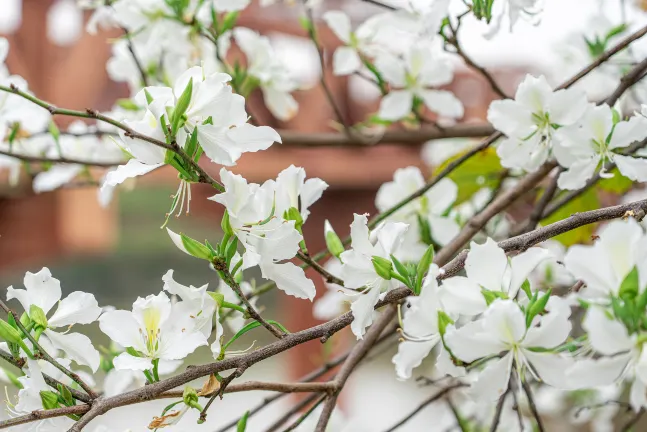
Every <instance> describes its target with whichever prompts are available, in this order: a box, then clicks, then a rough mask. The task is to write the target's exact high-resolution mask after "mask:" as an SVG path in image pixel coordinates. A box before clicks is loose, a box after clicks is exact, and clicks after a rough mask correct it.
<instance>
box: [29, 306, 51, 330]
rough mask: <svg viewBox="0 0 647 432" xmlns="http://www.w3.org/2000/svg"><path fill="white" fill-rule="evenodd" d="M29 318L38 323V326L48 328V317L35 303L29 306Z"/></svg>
mask: <svg viewBox="0 0 647 432" xmlns="http://www.w3.org/2000/svg"><path fill="white" fill-rule="evenodd" d="M29 318H31V320H32V321H33V322H34V323H35V324H36V326H37V327H42V328H43V329H46V328H47V317H46V316H45V312H43V310H42V309H41V308H40V307H38V306H36V305H35V304H33V305H31V306H30V307H29Z"/></svg>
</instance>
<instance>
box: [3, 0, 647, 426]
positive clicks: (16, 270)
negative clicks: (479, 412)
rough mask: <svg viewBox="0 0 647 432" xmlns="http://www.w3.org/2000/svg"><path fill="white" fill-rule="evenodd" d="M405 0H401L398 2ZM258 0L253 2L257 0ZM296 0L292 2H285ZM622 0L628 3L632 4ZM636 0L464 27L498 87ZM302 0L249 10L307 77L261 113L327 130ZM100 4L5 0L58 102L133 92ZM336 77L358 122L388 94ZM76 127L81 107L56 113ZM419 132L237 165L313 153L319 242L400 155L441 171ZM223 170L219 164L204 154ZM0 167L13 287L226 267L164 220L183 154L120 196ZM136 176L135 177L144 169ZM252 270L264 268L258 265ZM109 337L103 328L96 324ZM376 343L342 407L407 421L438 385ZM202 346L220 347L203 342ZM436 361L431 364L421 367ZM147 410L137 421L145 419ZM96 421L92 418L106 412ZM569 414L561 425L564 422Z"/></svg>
mask: <svg viewBox="0 0 647 432" xmlns="http://www.w3.org/2000/svg"><path fill="white" fill-rule="evenodd" d="M398 1H401V2H404V1H405V0H391V3H392V4H397V3H398ZM255 3H256V2H255ZM286 3H289V2H286ZM324 3H325V6H324V7H325V8H326V9H334V8H342V9H344V10H346V11H347V12H348V13H349V14H351V16H352V17H354V18H355V19H356V20H358V21H359V20H362V19H363V18H364V17H366V16H368V15H369V14H372V13H376V12H378V11H379V9H378V8H376V7H374V6H371V5H370V4H366V3H364V2H362V1H359V0H347V1H342V0H326V1H325V2H324ZM623 3H626V4H624V6H625V9H624V11H623V10H622V7H621V5H623ZM638 6H640V5H639V4H637V3H635V2H633V1H629V0H627V2H622V1H598V0H546V1H545V8H544V12H543V14H542V15H541V16H542V19H541V22H540V23H539V24H538V25H533V24H531V23H528V22H523V21H521V22H519V23H518V24H517V27H516V29H515V32H514V34H510V33H508V32H507V29H504V30H503V31H502V32H501V33H500V34H499V35H498V36H497V37H495V38H494V39H492V40H485V39H484V38H483V37H482V35H483V34H484V32H485V29H484V27H483V25H482V24H481V23H477V22H470V21H467V22H466V23H465V24H464V27H463V29H462V30H461V31H462V33H461V38H462V39H461V40H462V43H463V45H464V47H465V49H466V51H467V52H468V53H469V54H470V55H471V56H472V57H473V58H474V59H475V60H476V61H477V62H479V63H480V64H482V65H483V66H486V67H487V68H488V70H490V71H491V72H492V73H493V75H494V76H495V78H496V79H497V81H498V82H499V83H500V85H501V87H502V88H503V89H504V90H505V91H506V92H507V93H508V94H513V92H514V89H515V87H516V85H517V83H518V81H519V80H520V79H521V78H522V77H523V75H524V74H525V73H526V72H537V73H546V74H548V75H549V76H550V77H551V78H552V79H554V80H555V82H558V81H559V80H560V79H562V78H565V75H564V67H563V62H562V61H563V59H562V58H561V57H560V55H559V49H558V48H559V47H560V46H562V45H564V44H566V43H567V42H568V38H569V37H570V35H572V34H574V33H578V32H580V33H581V32H584V31H586V28H587V26H590V25H591V20H592V19H593V18H595V17H596V16H599V15H602V16H604V17H605V18H607V19H609V20H611V21H617V22H621V20H622V19H623V16H624V17H625V18H627V14H628V13H629V14H630V16H629V17H628V19H629V21H630V22H631V23H632V24H641V23H642V24H643V25H644V22H645V20H646V18H645V15H644V13H643V12H642V11H641V10H640V8H639V7H638ZM298 13H299V9H298V8H296V7H289V6H286V5H284V4H277V5H275V6H273V7H270V8H266V9H263V10H261V9H260V8H258V7H256V6H255V5H254V6H252V7H250V8H249V9H248V10H246V11H245V12H244V13H243V15H242V16H241V18H240V21H239V25H242V26H246V27H250V28H253V29H255V30H257V31H259V32H260V33H262V34H266V35H269V36H270V37H271V39H272V42H273V44H274V45H275V48H276V50H277V52H278V55H280V56H282V57H284V58H285V60H286V63H287V65H288V66H289V67H290V68H291V70H292V72H293V73H294V74H295V75H296V76H297V77H298V78H299V80H300V81H301V83H302V85H303V87H304V90H303V91H299V92H297V93H296V95H295V96H296V98H297V100H298V102H299V114H298V115H297V116H296V117H295V118H294V119H293V120H291V121H289V122H287V123H280V122H278V121H277V120H275V119H273V118H272V117H271V115H270V114H269V112H268V111H267V109H266V108H265V107H264V106H263V104H262V100H261V98H260V97H259V95H252V97H251V104H250V111H252V112H253V114H254V116H255V117H256V118H257V119H258V121H259V123H260V124H266V125H271V126H274V127H276V128H277V129H292V130H296V131H304V132H313V133H314V132H322V131H330V130H331V125H332V119H333V117H334V116H333V113H332V110H331V108H330V106H329V105H328V104H327V101H326V98H325V96H324V94H323V92H322V90H321V88H320V87H319V86H318V85H317V82H318V80H319V77H320V74H321V73H322V72H321V70H320V68H319V66H318V61H317V54H316V51H315V49H314V47H313V46H312V45H311V43H310V41H309V40H308V39H307V37H306V35H305V33H304V31H303V29H302V28H301V27H300V26H299V24H298V20H297V17H298ZM88 17H89V13H88V12H83V11H82V10H80V9H79V8H77V6H76V4H75V1H74V0H22V1H21V0H0V34H2V35H4V36H5V37H7V38H8V39H9V41H10V47H11V48H10V53H9V57H8V60H7V65H8V67H9V70H10V71H11V72H12V73H15V74H19V75H21V76H23V77H24V78H25V79H27V81H28V82H29V85H30V89H31V90H32V91H33V92H34V93H35V94H36V95H38V96H39V97H40V98H42V99H45V100H48V101H50V102H51V103H53V104H55V105H58V106H62V107H67V108H72V109H85V108H94V109H98V110H108V109H110V108H111V107H112V105H113V103H114V102H115V101H116V100H117V99H118V98H122V97H128V89H127V88H126V87H125V85H122V84H118V83H114V82H112V81H111V80H110V79H109V77H108V74H107V72H106V68H105V64H106V61H107V60H108V59H109V58H110V38H112V37H117V36H118V35H119V34H120V33H119V32H118V31H115V32H112V33H111V32H100V33H99V34H97V35H95V36H92V35H89V34H87V33H86V32H85V31H84V25H85V24H84V22H85V20H87V18H88ZM321 37H322V43H323V45H324V46H325V47H326V54H327V56H328V58H329V57H330V55H331V53H332V51H333V50H334V48H335V47H336V46H337V44H338V43H339V42H338V41H337V40H336V38H335V37H334V35H332V33H330V32H329V31H327V29H325V27H323V26H322V28H321ZM326 74H327V76H326V78H327V80H328V82H329V83H330V86H331V88H332V92H333V94H334V96H335V99H336V100H337V102H338V104H339V106H340V107H341V109H342V111H343V113H344V115H345V117H346V119H347V120H348V121H349V122H351V123H354V122H359V121H362V120H363V119H365V118H366V117H367V116H368V115H369V114H370V113H372V112H374V111H375V110H376V108H377V104H378V96H379V94H378V93H377V92H376V91H375V89H373V88H371V87H370V86H369V85H368V84H367V83H365V82H364V81H362V80H361V79H359V78H357V77H350V78H343V79H341V78H336V77H333V76H331V75H330V76H329V73H328V72H327V73H326ZM449 88H450V89H451V90H452V91H454V93H455V94H456V95H457V97H458V98H459V99H461V100H462V102H463V104H464V106H465V113H466V114H465V117H464V118H463V119H462V120H461V122H475V123H478V122H481V121H483V120H484V119H485V115H486V112H487V107H488V105H489V103H490V101H491V100H493V99H494V98H495V95H494V94H493V93H492V91H491V90H490V88H489V86H488V85H487V83H486V82H485V80H484V79H482V77H480V76H478V75H476V74H475V73H473V72H472V71H470V70H468V69H467V68H465V67H464V66H463V65H460V64H459V65H457V70H456V74H455V80H454V82H453V83H451V85H450V86H449ZM56 121H57V123H59V125H60V126H61V127H64V126H65V125H66V124H68V123H69V121H68V120H67V119H65V118H57V119H56ZM421 151H422V147H421V146H412V145H406V146H404V145H397V143H394V145H384V146H380V147H379V148H370V149H343V148H325V149H324V148H317V149H307V148H303V147H301V148H294V147H290V148H287V147H285V148H282V147H281V146H280V145H275V146H273V147H272V148H271V149H270V150H268V151H265V152H261V153H250V154H246V155H244V156H243V158H242V159H241V161H240V162H239V165H238V166H236V167H234V169H233V171H235V172H237V173H240V174H243V175H244V176H245V177H246V178H247V179H248V180H250V181H255V182H262V181H264V180H266V179H268V178H274V177H275V176H276V174H277V173H278V172H280V171H281V170H282V169H284V168H286V167H288V166H289V165H290V164H295V165H297V166H303V167H305V169H306V172H307V173H308V176H309V177H320V178H321V179H323V180H325V181H326V182H327V183H328V184H329V185H330V188H329V189H328V190H327V191H326V192H325V193H324V196H323V198H322V199H321V200H320V201H319V202H317V203H316V204H315V205H314V206H313V208H312V209H311V210H312V215H311V216H310V219H309V220H308V223H307V225H306V227H305V233H304V235H305V237H306V239H307V242H308V247H309V248H310V249H311V250H315V251H316V250H320V249H321V248H323V247H324V243H323V235H322V234H323V224H324V221H325V220H326V219H328V220H330V221H331V223H332V224H333V226H334V227H335V229H336V230H337V232H338V234H340V235H346V234H347V233H348V225H349V223H350V222H351V221H352V213H353V212H354V213H364V212H368V213H371V214H373V213H375V207H374V198H375V192H376V191H377V189H378V187H379V186H380V185H381V184H382V183H383V182H385V181H388V180H390V179H391V178H392V175H393V172H394V171H395V170H396V169H397V168H401V167H406V166H410V165H416V166H419V167H421V168H423V169H424V170H425V172H426V173H428V174H431V173H430V170H429V169H428V167H427V166H426V164H425V161H424V159H423V158H422V157H421ZM203 166H204V167H205V168H206V169H207V170H208V171H209V172H210V173H211V174H212V175H214V176H217V171H218V169H219V167H217V166H213V164H204V165H203ZM0 178H2V179H3V180H2V181H0V295H3V296H4V288H5V287H7V286H9V285H14V286H16V287H20V286H21V285H22V277H23V275H24V272H25V271H27V270H29V271H32V272H35V271H38V270H40V269H41V268H42V267H43V266H47V267H49V268H50V269H51V271H52V273H53V275H54V276H55V277H56V278H58V279H60V280H61V282H62V287H63V290H64V293H69V292H71V291H76V290H84V291H88V292H92V293H94V294H95V296H96V297H97V299H98V301H99V304H100V305H113V306H115V307H118V308H129V307H130V304H131V303H132V301H133V300H134V299H135V298H136V297H137V296H145V295H148V294H151V293H157V292H159V290H161V288H162V281H161V277H162V275H163V274H164V273H165V272H166V271H167V270H168V269H174V270H175V277H176V279H177V280H178V281H179V282H181V283H184V284H187V285H188V284H189V283H190V284H193V285H196V286H199V285H202V284H204V283H209V284H212V285H213V286H216V285H217V283H218V281H217V277H216V274H215V273H214V272H213V271H211V270H210V269H209V268H208V267H206V266H205V265H204V264H203V262H201V261H199V260H195V259H192V258H191V257H189V256H187V255H185V254H183V253H181V252H179V251H178V250H177V249H176V248H175V246H174V245H173V244H172V242H170V241H169V238H168V236H167V235H166V233H165V232H164V231H162V230H160V226H161V225H162V223H163V221H164V214H165V213H166V212H167V211H168V209H169V207H170V200H169V196H170V195H171V194H173V193H174V192H175V188H176V185H177V183H176V181H175V175H174V173H173V172H172V170H171V169H169V170H164V169H162V170H158V171H156V172H155V173H153V174H151V175H150V176H146V177H145V178H143V179H141V180H139V181H138V182H137V184H136V187H133V188H132V190H130V191H122V192H121V193H120V194H119V196H118V197H116V199H115V200H114V201H113V202H112V204H111V206H110V207H109V208H107V209H104V208H101V207H100V206H99V204H98V202H97V196H96V189H94V188H69V189H63V190H58V191H56V192H53V193H47V194H42V195H35V194H34V193H33V192H32V191H31V189H30V185H29V184H28V182H25V181H23V182H21V184H20V185H19V186H18V187H14V188H11V187H9V186H8V184H7V182H6V181H4V178H3V177H0ZM133 186H134V185H133ZM193 192H194V199H193V201H192V210H191V214H190V215H189V216H183V217H181V218H179V219H177V220H175V219H173V220H172V221H171V222H170V226H171V227H172V229H173V230H174V231H176V232H177V231H183V232H186V233H187V234H190V235H191V236H192V237H194V238H197V239H205V238H206V239H209V241H211V242H212V243H215V242H217V241H218V239H219V238H220V236H221V232H220V216H221V214H222V213H221V210H222V209H221V207H220V206H219V205H218V204H216V203H214V202H211V201H208V200H206V199H205V198H206V197H208V196H210V195H212V194H213V191H212V190H210V189H209V188H208V187H206V186H204V185H196V186H194V189H193ZM249 273H250V274H249V275H247V274H246V276H248V277H249V278H250V279H254V278H256V280H257V281H258V282H261V283H262V280H261V279H260V278H259V275H258V274H256V275H255V274H252V272H249ZM308 275H309V276H310V277H311V278H312V279H313V280H314V281H315V282H316V284H317V286H318V290H319V293H320V294H322V293H323V292H324V291H325V288H324V286H323V284H322V283H321V280H320V277H318V275H317V274H316V273H308ZM260 304H262V306H263V308H264V309H265V312H264V313H265V314H266V315H267V317H268V318H272V319H276V320H278V321H280V322H282V323H283V324H285V325H286V326H287V327H288V328H289V329H290V330H299V329H303V328H306V327H308V326H311V325H313V324H315V323H317V321H316V320H315V319H314V318H313V317H312V304H311V303H310V302H308V301H303V300H297V299H294V298H291V297H288V296H285V295H283V294H281V293H277V292H274V293H271V294H268V295H265V296H263V297H262V298H261V300H260ZM89 332H90V333H91V334H93V335H96V337H97V341H99V343H106V342H107V341H106V340H105V339H104V338H102V336H101V334H100V333H99V332H98V328H91V329H89ZM350 336H352V335H349V334H348V333H346V332H342V333H341V334H339V335H337V336H335V337H334V338H332V339H331V341H330V342H328V343H327V344H326V345H322V344H321V343H319V342H318V341H313V342H311V343H308V344H306V345H304V346H302V347H300V348H299V349H296V350H293V351H290V352H289V353H286V354H284V355H281V356H278V357H275V358H273V359H272V360H270V361H269V362H264V363H262V364H259V365H256V366H254V367H253V368H251V369H250V370H249V371H247V372H246V373H245V378H246V379H266V380H267V379H271V380H274V381H281V380H284V381H286V380H295V379H297V378H299V377H300V376H302V375H304V374H305V373H307V372H308V371H310V370H312V369H313V368H314V367H316V366H317V365H319V364H321V363H322V362H323V361H325V360H326V359H327V358H329V357H330V356H331V355H334V353H338V352H340V351H342V350H343V347H345V346H349V345H350V343H351V342H352V340H351V337H350ZM247 339H248V340H246V341H245V343H244V344H243V345H245V344H246V345H249V343H251V341H252V340H254V339H257V343H259V344H262V343H265V342H268V339H266V337H265V334H264V333H263V332H261V331H259V332H258V333H254V334H253V336H249V337H248V338H247ZM391 342H392V343H390V344H386V345H385V346H386V347H385V348H384V347H382V348H380V349H378V351H380V352H382V354H381V355H379V356H377V358H375V359H373V360H371V361H370V362H368V363H367V364H366V365H365V366H363V367H361V368H360V369H359V370H358V372H357V373H356V374H355V375H354V376H353V379H352V381H351V382H350V384H349V386H348V388H347V389H346V390H345V392H344V393H343V397H342V399H341V404H342V411H343V412H344V415H345V417H347V418H348V419H350V422H351V423H350V424H351V426H349V429H347V430H358V431H359V430H369V431H380V430H384V429H387V428H388V426H389V425H390V424H392V423H395V422H396V421H397V420H398V419H399V418H400V417H401V416H402V414H403V413H405V412H407V411H410V410H411V409H412V408H413V407H415V405H416V404H417V403H419V402H420V401H421V400H422V399H423V398H425V397H427V396H428V395H429V394H430V389H429V388H428V387H421V386H420V385H419V383H416V382H409V383H400V382H397V381H396V380H395V374H394V373H393V370H392V365H391V364H390V358H391V357H392V355H393V354H394V352H395V342H396V338H395V336H394V339H393V341H391ZM196 361H205V362H206V361H208V358H207V356H206V354H204V355H202V356H200V355H198V356H197V357H196ZM424 372H425V369H424V368H423V369H422V370H420V373H421V374H424ZM264 396H266V395H262V394H255V393H251V394H248V393H246V394H236V395H227V396H226V397H225V399H224V400H222V401H217V402H216V403H215V405H214V406H213V408H212V410H211V412H210V415H209V426H206V427H204V428H201V429H200V430H217V427H218V425H222V424H224V423H225V422H227V421H229V420H231V419H233V418H236V417H239V416H240V415H241V414H242V412H243V411H244V409H245V408H246V407H248V406H249V405H250V401H253V400H261V399H262V398H263V397H264ZM297 400H298V399H297V398H293V399H290V398H285V399H283V402H282V404H277V405H273V406H272V407H271V408H268V409H267V410H264V411H263V412H262V414H261V415H259V416H258V417H254V418H253V420H252V421H251V422H250V429H249V430H250V431H256V430H264V429H265V428H267V427H268V426H269V424H270V422H271V419H273V418H278V417H279V416H280V415H281V414H282V410H281V409H280V408H281V407H283V408H285V407H287V406H290V405H292V404H294V403H295V402H296V401H297ZM161 406H163V404H162V405H160V404H156V403H151V404H148V405H147V408H146V409H147V411H146V412H147V413H149V414H151V415H154V414H158V413H159V411H160V409H161ZM139 410H141V407H140V406H138V407H137V408H136V409H135V408H123V409H119V410H117V411H115V412H113V413H111V414H110V415H109V417H110V418H109V419H107V420H106V421H103V424H105V425H108V427H109V429H108V430H115V431H122V430H125V429H126V428H127V427H130V428H131V429H132V430H134V431H139V430H146V429H145V426H146V424H147V423H148V421H149V420H150V416H148V417H146V416H142V415H136V414H138V413H141V412H142V411H139ZM442 415H444V414H443V413H440V412H438V410H437V409H435V408H429V409H427V410H425V411H423V412H422V413H421V414H420V415H418V416H417V417H416V418H414V419H413V420H412V421H411V422H409V423H407V425H406V427H403V428H402V429H401V430H403V431H404V430H410V431H424V430H434V431H435V430H444V429H443V428H441V423H442V422H440V423H438V422H439V419H440V417H442ZM133 422H135V423H136V424H134V423H133ZM93 424H94V423H93ZM194 428H196V426H195V423H194V422H193V421H191V419H190V418H187V419H186V420H185V421H184V422H183V423H182V424H181V425H180V426H177V427H175V428H174V429H173V430H186V431H191V430H194ZM551 430H559V429H551Z"/></svg>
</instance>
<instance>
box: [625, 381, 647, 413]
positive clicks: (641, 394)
mask: <svg viewBox="0 0 647 432" xmlns="http://www.w3.org/2000/svg"><path fill="white" fill-rule="evenodd" d="M646 393H647V389H646V388H645V384H644V383H643V382H642V381H640V380H639V379H636V380H634V382H633V384H631V391H630V392H629V403H630V404H631V408H633V410H634V411H635V412H638V411H640V409H641V408H644V407H647V396H646V395H645V394H646Z"/></svg>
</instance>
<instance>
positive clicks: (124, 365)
mask: <svg viewBox="0 0 647 432" xmlns="http://www.w3.org/2000/svg"><path fill="white" fill-rule="evenodd" d="M112 363H113V364H114V366H115V369H116V370H118V371H121V370H136V371H145V370H147V369H151V368H152V367H153V363H152V362H151V359H149V358H145V357H135V356H132V355H130V354H128V353H125V352H124V353H121V354H119V355H118V356H117V357H115V358H114V360H113V361H112Z"/></svg>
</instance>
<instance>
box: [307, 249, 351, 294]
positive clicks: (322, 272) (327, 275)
mask: <svg viewBox="0 0 647 432" xmlns="http://www.w3.org/2000/svg"><path fill="white" fill-rule="evenodd" d="M297 257H298V258H299V259H300V260H301V261H303V262H304V263H306V264H308V265H309V266H310V267H311V268H312V269H313V270H314V271H316V272H317V273H319V274H320V275H321V276H323V278H324V280H325V281H326V282H328V283H331V284H336V285H339V286H344V281H343V280H341V279H340V278H338V277H337V276H335V275H333V274H332V273H330V272H329V271H328V270H326V269H325V268H323V267H322V266H321V265H320V264H319V263H318V262H316V261H314V260H313V259H312V258H310V255H306V254H305V253H303V252H301V251H298V252H297Z"/></svg>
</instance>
